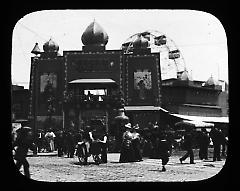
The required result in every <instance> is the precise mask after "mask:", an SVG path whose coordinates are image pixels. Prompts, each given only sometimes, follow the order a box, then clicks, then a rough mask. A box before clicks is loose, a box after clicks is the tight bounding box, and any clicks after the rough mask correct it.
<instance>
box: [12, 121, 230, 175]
mask: <svg viewBox="0 0 240 191" xmlns="http://www.w3.org/2000/svg"><path fill="white" fill-rule="evenodd" d="M123 128H124V129H123V134H122V141H121V145H120V158H119V162H120V163H127V162H140V161H142V160H143V157H148V158H155V159H160V160H161V161H162V171H166V168H165V165H166V164H167V163H168V161H169V157H170V156H171V154H172V149H173V148H174V146H175V143H176V142H175V139H174V136H173V135H172V134H171V133H167V131H166V130H164V129H162V128H160V127H159V125H158V124H157V123H155V124H149V127H148V128H144V129H141V128H139V125H138V124H135V125H133V126H132V124H131V123H127V124H125V125H124V127H123ZM80 142H81V143H82V142H83V143H84V147H85V150H86V156H87V157H89V156H90V155H91V153H93V152H94V150H96V148H97V147H96V145H98V147H100V148H97V149H98V150H99V149H100V154H101V163H107V152H108V151H107V150H108V144H107V143H108V135H107V133H106V131H105V130H104V129H103V128H91V126H85V128H84V129H80V130H79V131H78V132H76V131H75V130H74V129H73V128H69V129H68V130H66V131H63V130H59V131H55V132H53V130H52V129H51V128H50V129H49V130H48V131H47V132H46V133H44V132H43V131H42V130H39V131H38V132H37V136H36V137H35V140H34V139H33V135H32V131H31V128H27V127H23V128H21V131H19V132H18V136H16V138H14V142H13V149H14V150H15V155H14V159H15V160H16V166H17V168H18V169H20V168H21V166H22V165H23V167H24V172H25V174H26V176H28V177H29V176H30V174H29V164H28V162H27V160H26V156H27V152H28V149H31V150H33V151H34V153H37V152H38V153H40V152H53V151H57V155H58V157H63V156H67V157H70V158H73V157H74V155H77V153H76V150H77V146H78V143H80ZM211 142H212V143H213V161H216V160H217V161H220V160H221V148H222V155H226V146H227V144H228V140H227V138H226V137H225V136H224V134H223V132H222V131H221V129H219V128H216V127H213V128H212V129H211V131H210V132H207V131H206V129H205V128H202V129H201V131H195V130H194V129H193V128H189V127H186V128H185V131H184V134H183V136H182V138H181V141H180V143H181V144H180V149H182V150H185V151H186V153H185V154H184V155H183V156H182V157H181V158H180V159H179V160H180V162H181V163H182V162H183V161H184V160H186V159H187V158H188V157H189V158H190V164H195V163H194V153H193V148H196V145H197V148H199V159H201V160H208V158H209V157H208V148H209V146H210V143H211ZM95 143H98V144H95ZM99 143H100V144H99ZM15 148H16V149H15ZM86 163H87V161H86Z"/></svg>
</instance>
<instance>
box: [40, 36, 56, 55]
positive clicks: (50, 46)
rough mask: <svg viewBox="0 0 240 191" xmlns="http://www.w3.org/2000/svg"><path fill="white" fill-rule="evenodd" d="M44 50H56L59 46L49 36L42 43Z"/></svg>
mask: <svg viewBox="0 0 240 191" xmlns="http://www.w3.org/2000/svg"><path fill="white" fill-rule="evenodd" d="M43 50H44V52H58V50H59V46H58V44H57V43H56V42H54V41H53V40H52V39H51V38H50V40H49V41H47V42H46V43H45V44H44V45H43Z"/></svg>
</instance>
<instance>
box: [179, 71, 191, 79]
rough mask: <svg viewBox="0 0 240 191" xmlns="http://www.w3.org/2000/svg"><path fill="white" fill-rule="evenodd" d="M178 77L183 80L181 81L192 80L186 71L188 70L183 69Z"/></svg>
mask: <svg viewBox="0 0 240 191" xmlns="http://www.w3.org/2000/svg"><path fill="white" fill-rule="evenodd" d="M180 79H181V80H183V81H188V80H192V76H191V75H190V74H189V73H188V71H187V70H186V69H185V70H184V71H183V72H182V74H181V76H180Z"/></svg>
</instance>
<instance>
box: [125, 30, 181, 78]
mask: <svg viewBox="0 0 240 191" xmlns="http://www.w3.org/2000/svg"><path fill="white" fill-rule="evenodd" d="M139 36H142V37H144V38H145V39H147V40H148V47H149V48H151V52H152V53H153V52H155V53H156V52H158V53H160V67H161V76H162V79H163V80H164V79H169V78H179V76H180V75H181V74H182V73H183V72H184V71H185V70H186V65H185V61H184V58H183V56H182V53H181V52H180V50H179V48H178V47H177V46H176V44H175V42H174V41H173V40H172V39H170V38H169V37H167V36H166V35H165V34H163V33H161V32H159V31H156V30H147V31H144V32H140V33H136V34H134V35H132V36H130V37H129V38H128V39H127V40H126V41H125V42H124V43H123V44H122V47H121V49H122V50H123V51H124V53H125V54H132V53H133V42H134V41H135V40H136V39H137V38H138V37H139Z"/></svg>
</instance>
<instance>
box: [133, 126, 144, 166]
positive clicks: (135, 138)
mask: <svg viewBox="0 0 240 191" xmlns="http://www.w3.org/2000/svg"><path fill="white" fill-rule="evenodd" d="M138 130H139V125H138V124H136V125H135V126H133V128H132V135H133V140H132V145H133V150H134V154H135V161H136V162H139V161H142V154H141V150H140V140H141V137H140V134H139V133H138V132H137V131H138Z"/></svg>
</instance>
